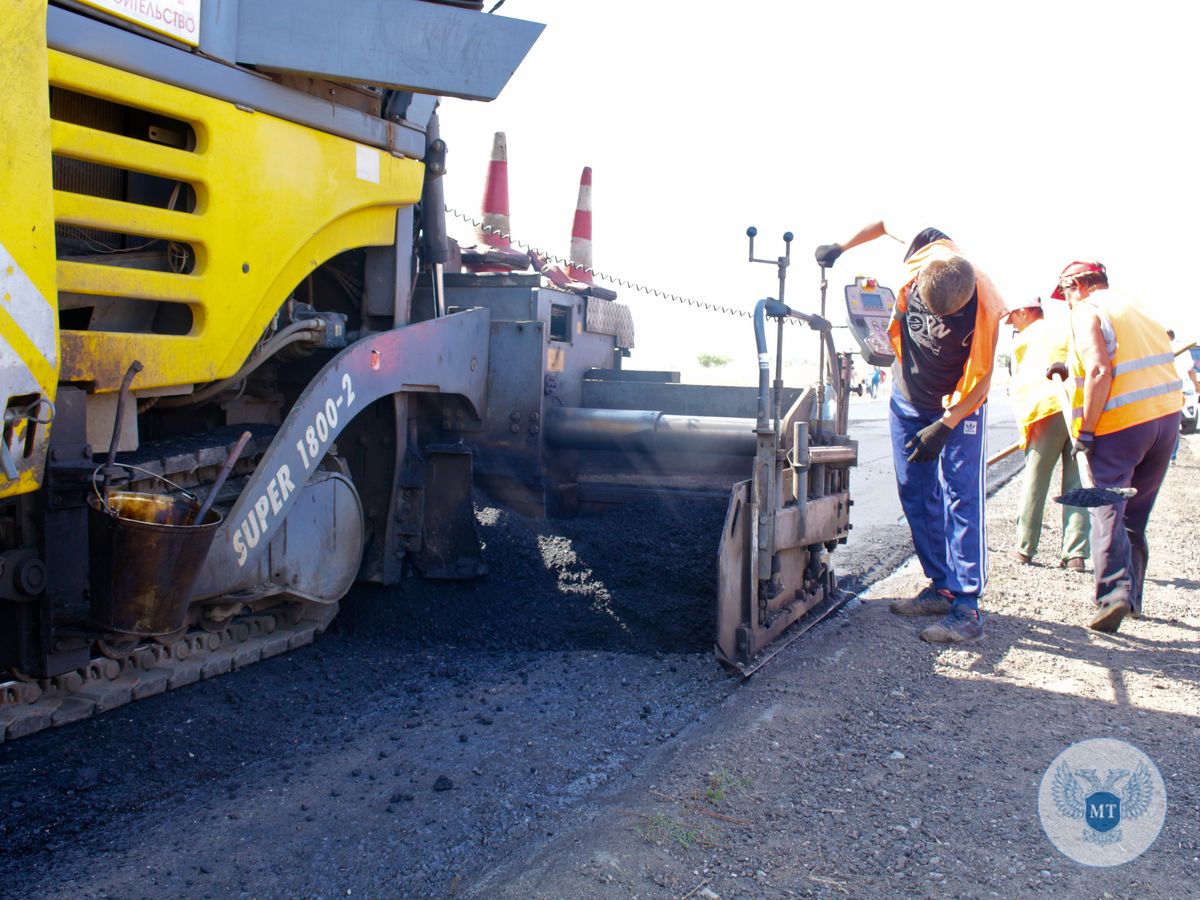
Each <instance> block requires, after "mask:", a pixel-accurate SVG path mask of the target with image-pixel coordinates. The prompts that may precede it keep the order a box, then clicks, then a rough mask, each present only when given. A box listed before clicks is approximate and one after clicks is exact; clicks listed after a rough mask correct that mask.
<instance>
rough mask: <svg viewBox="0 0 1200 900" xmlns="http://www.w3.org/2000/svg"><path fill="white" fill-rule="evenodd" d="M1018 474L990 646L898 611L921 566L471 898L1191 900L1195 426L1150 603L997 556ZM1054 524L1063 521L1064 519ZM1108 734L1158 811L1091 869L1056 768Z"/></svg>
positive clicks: (1000, 523)
mask: <svg viewBox="0 0 1200 900" xmlns="http://www.w3.org/2000/svg"><path fill="white" fill-rule="evenodd" d="M1019 490H1020V479H1014V480H1013V481H1011V482H1009V483H1008V484H1007V485H1006V486H1005V487H1004V488H1003V489H1002V490H1000V491H999V493H998V494H996V495H995V496H994V497H993V498H992V500H991V501H990V502H989V506H988V529H989V533H988V546H989V550H990V552H991V570H990V583H989V586H988V592H987V595H986V597H985V600H984V602H983V604H982V608H983V609H984V610H985V613H986V615H987V636H986V638H985V640H984V641H983V642H982V643H980V644H976V645H972V646H970V647H969V648H965V649H962V648H960V649H955V648H945V647H936V646H931V645H928V644H924V643H922V642H921V641H919V640H918V639H917V633H918V631H919V629H920V627H922V625H923V624H924V623H923V622H921V621H920V620H905V619H900V618H898V617H896V616H893V615H891V614H890V613H889V612H888V610H887V602H888V600H889V599H891V598H893V597H898V596H905V595H908V594H911V593H914V592H915V591H916V590H918V589H919V588H920V586H921V577H920V571H919V569H918V568H917V567H916V566H915V565H912V564H910V565H907V566H903V567H901V568H900V569H899V570H898V571H896V572H895V573H894V574H892V575H890V576H889V577H887V578H884V579H883V580H880V581H878V582H876V583H875V584H873V585H871V586H870V587H869V588H868V589H867V590H866V591H864V592H863V593H862V595H861V598H860V601H858V602H855V603H853V604H851V605H850V606H849V607H848V608H847V609H845V610H844V611H843V612H842V613H841V614H840V615H839V617H838V618H837V619H836V620H834V621H833V622H832V623H830V624H829V625H828V626H826V627H822V628H819V629H816V630H815V631H814V632H810V633H809V634H808V635H806V636H805V637H804V638H803V639H802V640H800V641H797V642H796V643H794V644H793V645H792V646H791V647H789V648H788V649H787V650H786V651H784V652H783V653H782V654H780V656H779V657H777V658H776V660H775V661H774V662H772V663H771V664H770V665H769V666H768V667H767V668H765V669H764V670H762V671H760V672H759V673H758V674H757V675H755V676H754V678H753V679H751V680H750V682H749V683H747V684H746V685H744V686H743V687H742V689H740V690H739V691H738V692H737V693H736V694H734V695H733V696H731V697H729V698H727V699H726V700H725V701H724V702H723V703H722V705H721V707H720V708H719V710H718V711H717V712H716V713H714V714H713V715H712V716H710V717H709V719H708V721H707V722H706V723H705V724H704V727H703V728H702V729H696V730H692V731H690V732H688V733H687V734H685V735H683V736H682V738H681V739H680V740H678V741H676V742H674V744H673V745H672V747H671V749H670V750H669V751H668V752H667V753H666V754H665V757H664V758H663V759H661V760H660V761H659V762H658V763H657V764H656V765H655V766H654V767H653V768H652V769H651V770H648V771H645V772H642V773H634V775H633V777H632V778H631V779H630V782H629V784H628V786H627V787H625V788H624V789H623V790H622V791H621V792H619V793H618V794H616V795H615V796H611V797H609V798H608V799H606V800H605V801H604V802H602V803H592V804H583V805H580V806H579V807H577V808H576V809H574V810H573V811H572V814H571V817H570V825H569V827H566V828H560V831H559V834H558V835H556V836H555V837H554V838H553V839H552V840H550V841H549V842H547V843H546V844H545V845H543V846H542V847H540V848H538V849H536V850H533V851H531V852H529V853H527V854H526V855H525V856H523V857H517V858H514V859H512V860H510V861H509V862H508V863H507V864H506V865H504V866H503V867H502V868H499V869H494V870H492V871H491V872H490V873H489V874H488V875H487V876H485V877H484V878H482V879H479V880H476V881H474V882H472V883H470V884H469V885H464V887H463V893H464V894H465V895H468V896H477V897H484V896H486V897H544V898H558V897H621V898H629V897H640V898H658V897H664V898H665V897H703V898H706V900H712V897H714V896H716V897H722V898H730V897H779V898H785V897H814V896H815V897H842V896H852V897H896V896H937V897H981V896H983V897H989V896H990V897H1015V896H1059V897H1088V898H1092V897H1132V896H1139V897H1188V896H1195V891H1196V882H1195V878H1196V874H1197V872H1198V871H1200V753H1198V752H1197V748H1198V747H1200V606H1198V605H1197V603H1196V600H1197V597H1198V596H1200V553H1198V552H1197V550H1198V543H1197V540H1196V528H1197V521H1198V520H1197V515H1196V510H1197V509H1198V508H1200V437H1198V436H1195V435H1192V436H1185V437H1184V438H1183V440H1182V443H1181V446H1180V450H1179V460H1178V464H1177V465H1175V466H1174V467H1172V469H1171V471H1170V473H1169V475H1168V478H1167V481H1166V484H1165V486H1164V488H1163V491H1162V492H1161V493H1160V495H1159V499H1158V503H1157V506H1156V509H1155V511H1154V514H1153V515H1152V517H1151V528H1150V542H1151V548H1152V557H1151V561H1150V569H1149V573H1148V578H1147V584H1146V598H1145V615H1144V617H1143V618H1141V619H1139V620H1136V621H1134V620H1128V619H1127V620H1126V621H1125V623H1124V624H1123V625H1122V627H1121V630H1120V632H1119V633H1118V634H1116V635H1102V634H1098V633H1095V632H1091V631H1089V630H1088V629H1087V628H1086V627H1085V625H1086V621H1087V617H1088V614H1089V609H1090V603H1089V598H1090V585H1091V574H1090V572H1089V573H1088V574H1086V575H1078V574H1074V573H1069V572H1066V571H1063V570H1060V569H1058V568H1052V567H1051V566H1052V565H1053V564H1054V562H1051V563H1046V562H1044V561H1043V559H1044V558H1045V557H1046V555H1047V554H1046V551H1047V549H1049V548H1053V547H1054V546H1055V542H1056V540H1057V536H1058V533H1059V527H1060V525H1059V522H1058V521H1050V519H1051V518H1052V517H1051V516H1047V523H1046V525H1045V530H1044V532H1043V538H1042V543H1041V547H1042V554H1043V558H1041V559H1038V560H1035V564H1034V565H1032V566H1028V567H1022V566H1018V565H1017V564H1016V563H1014V562H1013V561H1011V560H1010V559H1008V558H1007V556H1006V555H1005V552H1006V551H1007V550H1008V549H1009V546H1010V542H1011V539H1012V534H1013V529H1014V524H1015V508H1016V502H1017V498H1018V494H1019ZM1054 518H1057V517H1054ZM1094 737H1113V738H1118V739H1121V740H1124V741H1128V742H1129V743H1132V744H1134V745H1135V746H1137V747H1138V748H1140V749H1141V750H1142V751H1143V752H1145V753H1146V754H1148V755H1149V756H1150V758H1151V759H1152V760H1154V761H1155V762H1156V764H1157V765H1158V768H1159V770H1160V771H1161V773H1162V776H1163V778H1164V780H1165V782H1166V788H1167V797H1168V801H1167V802H1168V809H1167V818H1166V822H1165V824H1164V826H1163V829H1162V832H1161V833H1160V835H1159V837H1158V840H1157V842H1156V843H1155V844H1154V845H1153V846H1151V847H1150V849H1149V850H1147V851H1146V852H1145V853H1143V854H1142V855H1141V856H1139V857H1138V858H1136V859H1135V860H1133V861H1131V862H1129V863H1126V864H1124V865H1121V866H1115V867H1111V868H1089V867H1085V866H1080V865H1078V864H1076V863H1074V862H1072V861H1071V860H1070V859H1068V858H1067V857H1065V856H1063V855H1061V854H1060V853H1059V852H1058V851H1057V850H1056V849H1055V848H1054V846H1053V845H1052V844H1051V843H1050V841H1049V840H1048V839H1047V838H1046V836H1045V834H1044V833H1043V831H1042V827H1041V824H1040V822H1039V819H1038V815H1037V791H1038V785H1039V782H1040V780H1041V778H1042V774H1043V772H1044V771H1045V769H1046V767H1047V766H1048V765H1049V764H1050V762H1051V761H1052V760H1054V758H1055V757H1056V756H1057V755H1058V754H1059V753H1060V752H1061V751H1062V750H1064V749H1065V748H1066V747H1067V746H1069V745H1070V744H1072V743H1075V742H1077V741H1080V740H1084V739H1087V738H1094Z"/></svg>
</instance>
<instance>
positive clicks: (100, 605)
mask: <svg viewBox="0 0 1200 900" xmlns="http://www.w3.org/2000/svg"><path fill="white" fill-rule="evenodd" d="M88 507H89V509H88V555H89V560H90V564H91V579H90V583H91V618H92V624H93V625H95V626H96V627H97V628H101V629H104V630H105V631H116V632H121V633H124V634H136V635H155V634H170V633H172V632H175V631H179V630H180V629H181V628H183V627H184V626H185V625H187V613H188V601H189V600H190V599H191V595H192V586H193V585H194V584H195V582H196V576H197V575H199V574H200V566H201V565H202V564H203V563H204V558H205V557H206V556H207V555H208V548H209V546H210V545H211V544H212V541H213V537H214V536H215V535H216V532H217V526H218V525H220V524H221V518H222V517H221V514H220V513H218V512H217V511H216V510H209V511H208V513H207V514H206V515H205V516H204V521H203V522H201V523H199V524H196V525H189V524H187V523H188V522H189V521H190V520H191V518H192V516H194V515H195V514H196V513H197V512H199V510H200V504H199V503H198V502H197V501H196V500H195V499H194V498H193V499H185V498H182V497H170V496H167V495H165V494H143V493H137V492H134V491H109V492H108V495H107V499H106V498H103V497H101V496H100V495H99V494H98V493H97V494H94V495H92V496H89V497H88Z"/></svg>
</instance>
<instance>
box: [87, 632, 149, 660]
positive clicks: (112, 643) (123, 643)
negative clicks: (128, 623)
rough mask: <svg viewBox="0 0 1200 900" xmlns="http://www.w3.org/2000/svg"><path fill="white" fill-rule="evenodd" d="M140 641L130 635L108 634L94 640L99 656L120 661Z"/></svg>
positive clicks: (140, 640) (138, 638)
mask: <svg viewBox="0 0 1200 900" xmlns="http://www.w3.org/2000/svg"><path fill="white" fill-rule="evenodd" d="M141 643H142V639H141V638H140V637H137V636H136V635H132V634H110V635H108V636H106V637H102V638H97V639H96V649H97V650H98V651H99V652H100V655H101V656H105V657H107V658H108V659H115V660H117V661H120V660H122V659H126V658H127V657H128V656H129V655H130V654H131V653H133V651H134V650H136V649H137V648H138V646H139V645H140V644H141Z"/></svg>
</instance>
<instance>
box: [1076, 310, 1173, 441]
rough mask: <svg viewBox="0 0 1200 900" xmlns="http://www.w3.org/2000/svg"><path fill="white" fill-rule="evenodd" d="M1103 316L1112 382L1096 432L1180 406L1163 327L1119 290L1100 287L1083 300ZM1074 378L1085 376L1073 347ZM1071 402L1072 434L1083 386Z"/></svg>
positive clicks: (1113, 429) (1109, 431) (1138, 421)
mask: <svg viewBox="0 0 1200 900" xmlns="http://www.w3.org/2000/svg"><path fill="white" fill-rule="evenodd" d="M1085 302H1086V303H1087V304H1088V305H1090V306H1094V307H1095V308H1096V309H1097V311H1098V312H1099V313H1100V315H1101V319H1102V320H1103V319H1105V318H1107V320H1108V322H1109V324H1110V325H1111V327H1112V331H1113V338H1114V344H1115V346H1114V347H1113V348H1112V349H1110V353H1111V354H1112V383H1111V385H1110V387H1109V391H1108V396H1107V397H1106V398H1105V401H1104V407H1103V410H1102V411H1101V415H1100V418H1099V420H1098V421H1097V422H1096V424H1095V428H1094V431H1095V433H1096V434H1097V435H1103V434H1112V433H1113V432H1116V431H1122V430H1124V429H1126V428H1132V427H1133V426H1135V425H1140V424H1142V423H1143V422H1150V421H1152V420H1154V419H1157V418H1160V417H1161V416H1166V415H1169V414H1171V413H1174V412H1177V411H1178V410H1179V408H1180V407H1181V406H1182V405H1183V393H1182V391H1181V384H1180V380H1179V373H1178V372H1177V371H1176V370H1175V364H1174V358H1173V356H1172V354H1171V345H1170V341H1169V340H1168V339H1167V332H1166V329H1165V328H1163V326H1162V324H1161V323H1159V322H1158V321H1157V320H1155V319H1154V318H1152V317H1151V316H1149V315H1147V314H1146V312H1145V311H1144V310H1142V309H1141V307H1139V306H1138V305H1137V304H1136V303H1134V302H1131V301H1130V300H1129V299H1128V298H1126V297H1125V296H1123V295H1122V294H1120V293H1119V292H1117V291H1111V290H1098V291H1095V292H1094V293H1093V294H1092V295H1091V296H1090V297H1089V298H1088V299H1087V300H1086V301H1085ZM1072 355H1073V357H1074V358H1073V360H1072V368H1073V369H1074V375H1075V377H1076V379H1080V378H1081V376H1083V375H1084V374H1085V371H1084V366H1083V360H1082V359H1081V358H1080V356H1079V351H1078V347H1075V348H1073V350H1072ZM1071 405H1072V406H1073V407H1074V408H1075V410H1076V415H1077V417H1078V418H1076V420H1075V425H1074V427H1073V429H1072V431H1073V432H1075V433H1078V429H1079V426H1080V423H1081V419H1082V414H1083V410H1082V409H1081V407H1082V406H1083V389H1082V387H1081V386H1077V387H1076V389H1075V396H1074V398H1072V403H1071Z"/></svg>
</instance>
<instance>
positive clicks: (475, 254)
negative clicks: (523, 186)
mask: <svg viewBox="0 0 1200 900" xmlns="http://www.w3.org/2000/svg"><path fill="white" fill-rule="evenodd" d="M511 229H512V224H511V221H510V218H509V212H508V141H507V139H506V138H505V136H504V132H503V131H497V132H496V135H495V137H494V138H492V157H491V160H490V161H489V162H488V174H487V183H486V185H485V186H484V189H483V222H482V224H481V226H480V227H479V228H478V229H476V232H475V236H476V239H477V241H478V243H477V245H476V246H475V247H474V248H473V249H470V250H463V255H462V260H463V265H464V266H466V267H467V268H468V269H470V270H471V271H472V272H510V271H512V270H513V269H526V268H528V267H529V256H528V255H527V254H525V253H522V252H520V251H519V250H514V249H513V246H512V241H511V240H509V234H510V233H511Z"/></svg>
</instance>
